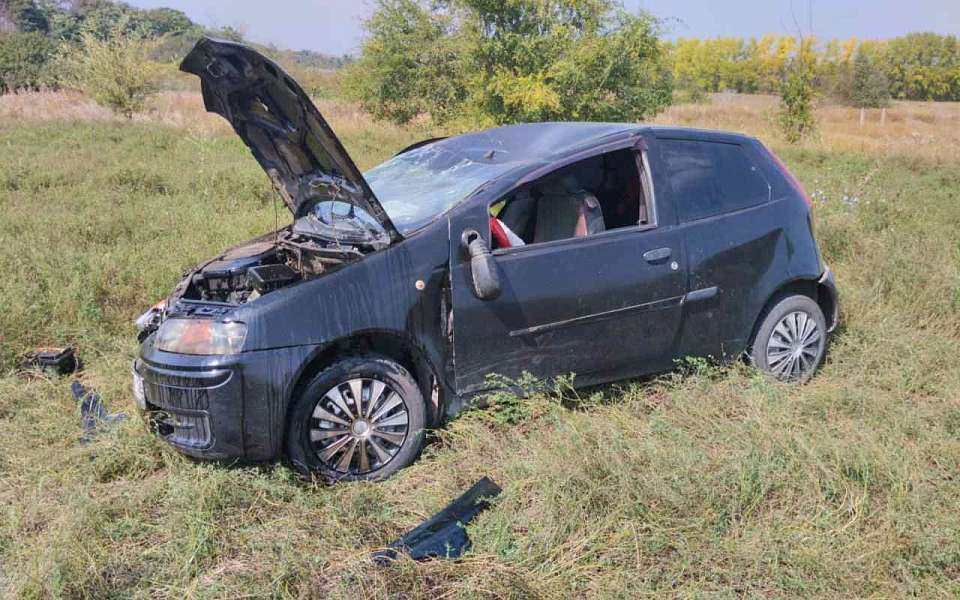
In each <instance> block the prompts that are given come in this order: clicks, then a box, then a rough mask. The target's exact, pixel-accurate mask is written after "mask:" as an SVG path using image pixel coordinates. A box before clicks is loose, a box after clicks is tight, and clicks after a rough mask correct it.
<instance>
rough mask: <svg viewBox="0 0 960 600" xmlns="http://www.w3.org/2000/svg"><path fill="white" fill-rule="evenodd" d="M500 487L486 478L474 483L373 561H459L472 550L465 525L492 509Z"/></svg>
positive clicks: (376, 555) (379, 552)
mask: <svg viewBox="0 0 960 600" xmlns="http://www.w3.org/2000/svg"><path fill="white" fill-rule="evenodd" d="M501 491H502V490H501V489H500V486H498V485H497V484H496V483H494V482H493V481H492V480H490V479H489V478H487V477H484V478H482V479H481V480H480V481H478V482H477V483H475V484H474V485H473V487H471V488H470V489H469V490H467V491H466V492H464V493H463V494H462V495H461V496H460V497H459V498H457V499H456V500H454V501H453V502H451V503H450V504H448V505H447V507H446V508H444V509H443V510H441V511H440V512H438V513H437V514H435V515H433V516H432V517H430V518H429V519H427V520H426V521H424V522H423V523H421V524H420V525H418V526H417V527H416V528H414V529H411V530H410V531H409V532H407V533H405V534H403V536H402V537H400V539H398V540H396V541H394V542H390V544H388V545H387V547H386V548H384V549H383V550H378V551H376V552H374V553H373V557H372V558H373V560H374V561H375V562H376V563H378V564H380V565H387V564H390V562H392V561H394V560H396V559H397V558H398V556H399V553H400V552H404V553H406V554H407V555H409V556H410V558H412V559H413V560H426V559H428V558H458V557H460V556H461V555H462V554H463V553H464V552H466V551H467V549H468V548H469V547H470V538H469V537H468V536H467V529H466V525H467V524H468V523H469V522H470V521H472V520H473V518H474V517H476V516H477V515H478V514H479V513H480V512H481V511H483V510H485V509H486V508H488V507H489V506H490V502H489V501H490V500H491V499H492V498H495V497H496V496H498V495H499V494H500V492H501Z"/></svg>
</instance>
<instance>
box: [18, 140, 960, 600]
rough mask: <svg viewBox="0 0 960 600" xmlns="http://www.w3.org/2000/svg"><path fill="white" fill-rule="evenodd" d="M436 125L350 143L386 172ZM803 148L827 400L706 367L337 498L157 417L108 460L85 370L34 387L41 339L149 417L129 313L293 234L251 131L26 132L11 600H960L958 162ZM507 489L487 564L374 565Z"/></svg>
mask: <svg viewBox="0 0 960 600" xmlns="http://www.w3.org/2000/svg"><path fill="white" fill-rule="evenodd" d="M335 125H336V124H335ZM417 134H418V132H416V131H406V132H400V133H398V132H397V131H396V130H389V131H378V130H376V129H371V130H359V131H355V132H353V133H352V134H350V135H348V136H345V139H344V142H345V145H346V146H347V147H348V148H350V149H351V150H354V151H355V152H356V153H357V154H358V157H359V158H360V162H361V163H362V166H364V167H366V166H370V165H371V164H373V163H375V162H377V161H378V160H381V159H383V158H385V157H386V156H388V155H389V154H390V152H391V151H393V150H395V149H397V148H399V147H401V146H403V145H404V144H405V143H406V142H409V141H413V140H414V139H416V138H417V137H418V135H417ZM783 155H784V157H785V158H786V160H787V162H788V163H790V165H791V167H793V168H794V169H795V170H796V172H797V173H798V175H799V176H800V177H801V179H803V180H804V182H805V183H806V185H807V187H808V188H809V189H810V190H811V191H816V192H817V197H818V204H817V207H816V209H815V214H816V221H817V223H816V225H817V231H818V236H819V239H820V242H821V247H822V249H823V252H824V255H825V258H826V259H827V260H828V262H830V264H831V265H832V266H833V267H834V270H835V272H836V274H837V278H838V281H839V285H840V287H841V290H842V293H843V327H842V329H841V330H840V332H839V334H838V336H837V338H836V340H835V342H834V344H833V346H832V348H831V354H830V358H829V361H828V362H827V364H826V365H825V366H824V368H823V370H822V372H821V373H820V375H819V376H818V377H816V378H815V379H814V380H813V381H812V382H811V383H810V384H809V385H806V386H804V387H801V388H796V387H789V386H784V385H780V384H776V383H772V382H771V381H769V380H767V379H765V378H763V377H760V376H758V375H757V374H756V373H753V372H751V371H750V370H749V369H747V368H745V367H742V366H735V367H732V368H728V369H716V368H713V367H709V366H706V365H704V364H701V363H695V364H693V365H692V366H691V367H690V368H688V369H686V370H685V371H684V373H680V374H672V375H667V376H664V377H662V378H659V379H657V380H655V381H652V382H646V383H629V384H623V385H619V386H609V387H605V388H601V389H599V390H595V391H591V392H585V393H583V395H582V396H580V397H571V396H570V394H569V393H568V394H566V395H565V396H564V397H563V398H562V399H561V398H560V397H559V396H558V395H557V394H538V395H535V396H533V397H532V398H529V399H525V400H518V399H502V401H503V403H504V404H503V406H500V407H499V408H502V409H503V410H498V406H495V407H494V408H492V409H489V410H486V411H479V412H474V413H470V414H468V415H466V416H464V417H462V418H460V419H458V420H456V421H454V422H453V423H451V424H450V425H449V426H448V427H446V428H445V429H443V430H441V431H438V432H436V434H435V435H434V436H433V439H432V443H431V444H430V445H429V447H428V448H427V450H426V452H425V453H424V456H423V457H422V459H421V460H420V462H418V463H417V464H416V465H414V466H413V467H411V468H409V469H407V470H405V471H403V472H402V473H400V474H399V475H398V476H396V477H394V478H393V479H391V480H389V481H387V482H383V483H376V484H349V485H337V486H333V487H328V486H323V485H308V484H305V483H302V482H301V481H299V480H298V479H297V478H296V477H295V476H294V475H293V473H292V472H291V471H290V470H289V469H288V468H287V467H285V466H283V465H280V464H276V465H264V466H259V467H227V466H224V465H217V464H206V463H198V462H193V461H190V460H187V459H185V458H183V457H182V456H180V455H178V454H176V453H174V452H171V451H169V450H167V449H166V448H165V447H164V446H163V445H162V444H160V443H159V442H157V441H156V440H154V439H153V438H152V437H151V436H150V435H148V434H147V433H146V432H145V431H144V429H143V428H142V426H141V425H140V424H139V423H137V422H136V421H135V420H131V421H129V422H127V423H124V424H123V425H121V426H119V427H116V428H114V429H113V430H110V431H107V432H105V433H103V434H101V435H100V436H99V437H98V438H97V440H96V441H95V442H93V443H91V444H86V445H84V444H81V443H80V431H79V427H78V424H79V418H78V410H77V406H76V404H75V402H74V401H73V400H72V398H71V397H70V393H69V386H68V383H69V382H68V380H66V379H62V380H55V379H44V378H24V377H22V376H20V375H16V374H14V373H13V369H14V366H15V364H16V360H17V357H18V356H19V355H20V354H21V353H22V352H24V351H26V350H28V349H30V348H33V347H35V346H39V345H46V344H66V343H72V344H76V345H77V346H78V347H79V349H80V352H81V354H82V356H83V357H84V359H85V360H86V362H87V365H88V366H87V370H86V375H85V378H86V379H87V380H88V381H89V382H90V383H91V384H92V385H95V386H96V387H97V388H98V389H99V390H100V391H101V392H102V393H103V396H104V398H105V400H106V402H107V403H108V405H109V407H110V408H111V409H112V410H124V411H127V412H132V410H133V407H132V398H131V394H130V392H129V384H130V381H129V379H130V377H129V364H130V361H131V359H132V357H133V355H134V352H135V349H136V345H135V342H134V339H133V338H134V331H133V328H132V326H131V324H130V321H131V319H133V318H134V317H135V316H136V315H137V314H138V313H139V312H140V311H141V310H142V309H143V308H145V307H146V306H148V305H150V304H151V303H153V302H155V301H156V300H157V299H159V298H161V297H162V296H163V295H165V294H166V293H167V292H168V291H169V289H170V288H171V287H172V285H173V283H174V282H175V281H176V279H177V277H178V276H179V274H180V273H181V272H182V271H183V270H184V269H186V268H188V267H189V266H191V265H192V264H194V263H196V262H198V261H199V260H201V259H203V258H206V257H208V256H210V255H213V254H214V253H216V252H217V251H218V250H220V249H222V248H224V247H226V246H228V245H230V244H232V243H234V242H237V241H240V240H243V239H246V238H249V237H252V236H253V235H255V234H258V233H261V232H263V231H265V230H267V229H269V228H270V227H271V226H272V225H273V223H274V218H275V217H274V210H273V200H272V196H271V192H270V188H269V184H268V183H267V181H266V178H265V177H264V176H263V174H262V171H261V170H260V169H259V167H258V166H257V165H256V163H255V162H254V161H253V160H252V159H251V158H250V156H249V154H248V153H247V151H246V149H245V148H244V147H243V146H242V145H241V144H240V143H239V141H237V140H235V138H234V137H233V136H230V135H223V136H221V135H213V136H209V137H205V136H201V135H199V134H191V133H190V132H188V131H183V130H177V129H172V128H164V127H158V126H152V125H146V124H139V125H138V124H121V123H102V124H95V125H94V124H82V123H74V124H66V123H63V124H57V125H50V126H44V127H26V126H22V127H15V126H9V127H6V128H2V129H0V264H2V265H3V266H4V276H3V277H2V278H0V361H2V362H0V373H3V374H2V375H0V595H2V596H9V597H23V598H46V597H63V598H127V597H140V598H182V597H193V598H215V597H231V598H234V597H240V596H243V595H248V596H252V597H291V596H292V597H296V596H313V597H323V596H331V597H354V596H357V595H360V596H399V597H409V598H420V597H435V596H439V595H441V594H447V595H448V597H467V598H474V597H517V598H521V597H557V598H561V597H563V598H565V597H571V596H597V597H610V598H617V597H620V598H634V597H638V596H655V595H656V596H659V595H669V596H683V597H701V596H720V597H740V596H748V597H788V596H789V597H817V596H819V597H824V598H836V597H862V596H876V597H903V596H914V597H923V598H927V597H937V596H940V597H956V596H957V595H958V594H960V511H958V510H957V507H958V506H960V485H958V483H957V474H958V472H960V369H958V368H957V367H956V364H957V360H956V351H957V345H958V340H960V207H958V205H957V197H958V195H960V176H958V173H960V164H956V163H949V162H943V161H938V160H931V159H924V160H921V159H918V158H911V157H909V156H907V155H903V156H883V157H877V156H868V155H859V154H838V153H835V152H832V151H830V150H829V149H823V148H820V149H807V150H791V151H787V150H784V151H783ZM844 196H847V197H848V200H847V201H844V200H843V198H844ZM852 198H855V200H853V199H852ZM284 217H285V213H281V218H284ZM561 400H562V401H561ZM505 416H506V417H507V418H504V417H505ZM482 475H490V476H492V477H493V478H494V479H495V480H496V481H498V482H500V483H501V484H502V485H503V486H504V488H505V491H504V493H503V495H502V496H501V498H500V499H499V500H498V501H497V502H496V504H495V506H494V507H493V508H492V509H491V510H489V511H487V512H485V513H483V515H482V516H481V517H480V518H479V519H478V520H477V522H476V524H475V525H473V526H471V528H470V534H471V537H472V539H473V541H474V547H473V549H472V551H471V553H470V554H469V555H468V556H467V557H466V558H465V559H464V560H461V561H457V562H432V563H426V564H415V563H411V562H401V563H399V564H398V565H396V566H394V567H391V568H386V569H384V568H379V567H375V566H373V564H372V563H370V562H369V561H368V559H367V556H368V552H369V550H371V549H373V548H376V547H378V546H380V545H382V544H384V543H386V542H387V541H389V540H391V539H393V538H394V537H395V536H397V535H398V534H399V533H401V532H402V531H404V530H405V529H407V528H409V527H411V526H413V525H415V524H416V523H418V522H419V521H420V520H421V519H422V518H424V517H426V516H428V515H429V514H431V513H433V512H434V511H436V510H438V509H439V508H441V507H442V506H443V505H444V504H445V503H446V502H447V501H448V500H449V499H450V498H451V497H453V496H455V495H456V494H458V493H459V492H460V491H462V490H463V489H465V488H466V487H468V486H469V485H470V484H472V483H473V482H474V481H475V480H476V479H478V478H479V477H480V476H482Z"/></svg>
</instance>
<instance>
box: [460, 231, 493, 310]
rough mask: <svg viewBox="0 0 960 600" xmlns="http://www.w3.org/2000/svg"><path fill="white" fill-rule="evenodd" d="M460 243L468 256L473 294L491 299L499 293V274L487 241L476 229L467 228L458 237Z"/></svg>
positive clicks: (482, 298) (484, 298)
mask: <svg viewBox="0 0 960 600" xmlns="http://www.w3.org/2000/svg"><path fill="white" fill-rule="evenodd" d="M460 244H461V246H462V247H463V249H464V251H465V252H466V254H467V256H468V257H469V258H470V277H471V279H472V283H473V293H474V295H475V296H476V297H477V298H479V299H481V300H493V299H494V298H496V297H497V296H499V295H500V275H499V274H498V273H497V262H496V261H495V260H494V259H493V255H492V254H490V248H489V247H488V246H487V242H485V241H484V239H483V237H482V236H481V235H480V234H479V233H478V232H477V230H476V229H467V230H465V231H464V232H463V235H462V236H461V237H460Z"/></svg>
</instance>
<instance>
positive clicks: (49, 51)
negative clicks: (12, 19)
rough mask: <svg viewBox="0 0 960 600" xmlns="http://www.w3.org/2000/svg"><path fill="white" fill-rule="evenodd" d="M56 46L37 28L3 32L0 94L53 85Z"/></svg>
mask: <svg viewBox="0 0 960 600" xmlns="http://www.w3.org/2000/svg"><path fill="white" fill-rule="evenodd" d="M55 49H56V47H55V45H54V44H53V43H52V42H51V41H50V40H49V39H47V37H46V36H44V35H43V34H42V33H39V32H36V31H29V32H12V33H0V93H4V92H12V91H16V90H20V89H36V88H38V87H41V86H43V85H51V84H53V77H52V75H51V74H50V69H49V62H50V59H51V57H52V56H53V54H54V51H55Z"/></svg>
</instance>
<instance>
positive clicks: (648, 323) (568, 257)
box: [450, 205, 686, 394]
mask: <svg viewBox="0 0 960 600" xmlns="http://www.w3.org/2000/svg"><path fill="white" fill-rule="evenodd" d="M486 215H487V207H486V206H485V205H480V206H478V207H477V210H476V212H473V213H471V214H470V215H465V216H464V217H463V218H462V219H461V220H460V221H458V222H457V223H451V238H450V239H451V241H452V244H451V257H450V264H451V269H450V275H451V290H452V308H453V347H454V357H453V361H454V370H455V374H456V385H457V390H458V392H459V393H460V394H470V393H473V392H477V391H481V390H483V389H485V388H487V387H488V384H487V376H488V375H489V374H493V373H495V374H498V375H502V376H506V377H510V378H516V377H519V376H520V375H521V374H522V373H523V372H525V371H526V372H529V373H531V374H533V375H535V376H536V377H539V378H551V377H555V376H558V375H565V374H568V373H575V374H576V375H577V381H578V382H579V383H593V382H600V381H606V380H611V379H615V378H619V377H623V376H629V375H633V374H639V373H644V372H650V371H654V370H659V369H663V368H665V367H669V365H670V363H671V360H672V358H673V355H674V349H675V344H676V337H677V334H678V332H679V330H680V325H681V304H682V300H683V296H684V293H685V291H686V274H685V273H686V272H685V268H684V266H683V265H684V256H683V252H684V250H683V244H682V243H681V238H680V234H679V232H678V231H677V228H676V227H675V226H674V225H673V224H666V225H659V226H658V225H657V224H656V223H654V224H653V225H647V226H643V227H640V226H637V227H628V228H622V229H616V230H611V231H607V232H604V233H600V234H595V235H591V236H588V237H581V238H569V239H564V240H558V241H552V242H546V243H539V244H530V245H526V246H521V247H516V248H508V249H504V250H497V251H495V252H494V260H495V263H496V268H497V272H498V275H499V279H500V284H501V293H500V294H499V296H498V297H496V298H495V299H491V300H481V299H479V298H478V297H477V296H476V295H475V294H474V291H473V288H472V285H471V275H470V270H469V269H470V267H469V259H468V258H467V256H466V253H465V252H464V251H463V249H462V247H461V246H460V245H459V244H458V243H456V242H457V241H458V240H460V238H461V235H462V233H463V231H464V230H466V229H470V228H471V226H472V227H473V228H475V229H477V231H479V232H480V233H481V235H483V236H484V237H485V238H486V240H487V242H488V243H489V242H490V233H489V227H487V226H486V223H487V216H486ZM480 224H483V225H482V226H481V225H480Z"/></svg>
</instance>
